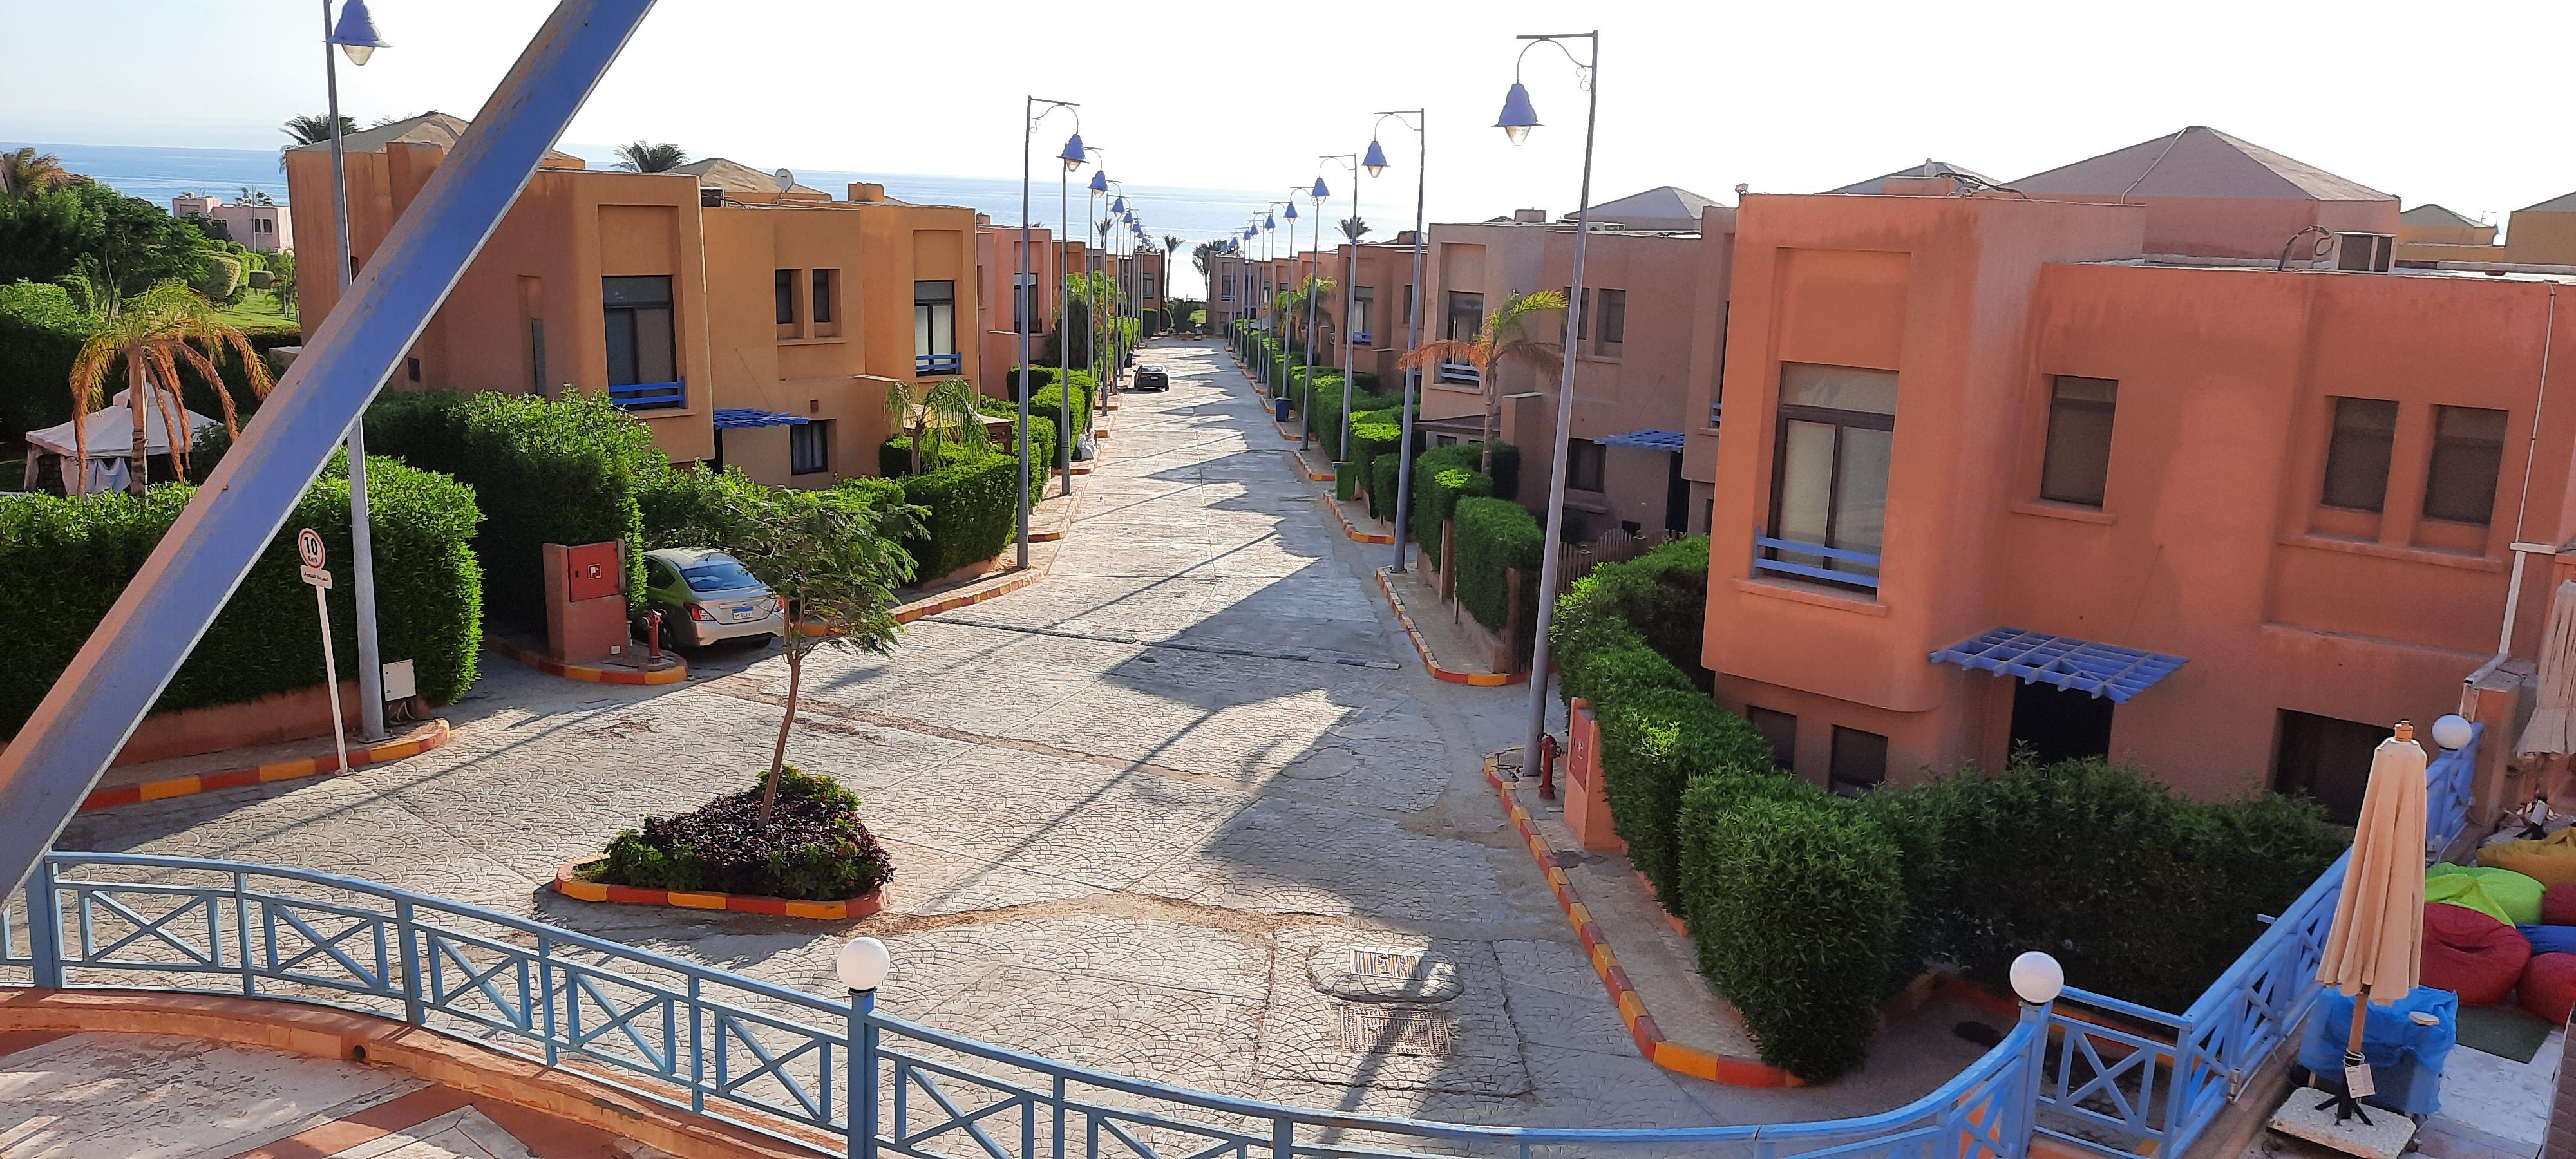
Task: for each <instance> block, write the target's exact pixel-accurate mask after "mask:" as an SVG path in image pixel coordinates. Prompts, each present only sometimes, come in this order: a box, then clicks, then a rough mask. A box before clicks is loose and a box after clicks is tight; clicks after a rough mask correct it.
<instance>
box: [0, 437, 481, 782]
mask: <svg viewBox="0 0 2576 1159" xmlns="http://www.w3.org/2000/svg"><path fill="white" fill-rule="evenodd" d="M367 482H368V500H369V503H370V512H371V517H372V527H373V530H374V533H375V553H376V594H377V600H378V613H377V623H376V631H377V638H378V640H379V641H380V642H381V643H382V645H383V653H384V657H385V659H387V660H389V661H390V660H410V661H412V662H413V673H414V675H415V677H416V678H417V679H418V681H419V685H420V693H421V695H422V696H423V697H425V698H427V699H428V700H430V701H431V702H433V703H438V704H446V703H452V702H454V701H455V700H456V698H457V697H459V696H462V695H464V693H465V690H466V688H467V687H468V686H470V685H472V684H473V683H474V677H475V674H476V668H475V666H476V663H477V661H478V658H479V657H480V655H481V652H482V648H483V614H482V609H483V572H482V569H481V568H480V567H479V566H478V565H477V562H476V559H475V553H474V550H473V548H472V546H471V541H472V538H473V535H474V526H475V523H476V522H477V521H478V520H479V519H480V518H481V516H480V513H479V512H478V511H477V510H476V508H475V502H474V498H475V497H474V491H473V489H472V488H470V487H467V486H465V485H464V484H461V483H459V482H457V481H456V480H454V479H451V478H448V477H446V476H443V475H439V474H435V473H432V472H429V471H420V470H414V469H412V468H411V467H408V466H406V465H404V464H403V463H401V462H398V461H396V460H394V459H390V458H384V457H381V456H371V457H369V459H368V462H367ZM195 493H196V488H194V487H192V486H189V485H187V484H184V483H164V484H158V485H156V486H154V487H152V488H151V491H150V493H149V494H148V495H147V496H145V497H143V498H140V499H138V498H135V497H133V496H131V495H126V494H123V493H117V494H109V495H93V496H90V497H89V498H87V499H83V500H78V501H75V500H70V499H62V498H57V497H54V496H50V495H40V494H39V495H17V496H10V497H7V498H0V590H6V591H8V592H9V593H10V597H9V598H10V603H11V611H12V616H11V621H10V622H11V624H12V625H13V631H12V632H11V633H10V650H11V658H12V662H11V663H10V664H8V665H6V666H0V733H14V732H16V731H17V729H18V728H19V726H20V725H23V724H25V723H26V720H27V717H28V716H29V715H30V714H32V713H33V712H34V711H35V709H36V705H37V703H38V702H40V701H42V700H43V699H44V696H45V692H46V691H47V690H48V689H49V688H51V687H52V686H53V683H54V680H55V679H56V678H57V677H59V676H61V675H62V672H63V670H64V669H65V668H66V667H68V666H69V665H70V663H71V660H72V657H73V656H74V655H76V654H77V653H78V652H79V651H80V647H81V644H82V643H83V642H85V641H86V640H87V639H88V638H89V634H90V632H91V630H92V629H94V628H96V627H97V626H98V624H99V621H101V620H102V619H104V618H106V615H107V611H108V609H109V608H110V607H111V606H113V605H114V604H115V603H116V599H117V596H118V595H120V594H121V593H123V591H124V590H125V585H126V584H127V582H128V581H130V580H132V579H133V578H134V575H135V573H136V572H138V571H140V570H142V567H143V561H144V559H145V558H146V557H148V556H149V555H150V554H151V553H152V549H153V547H154V546H155V545H156V544H158V543H159V542H160V541H161V537H162V535H164V534H165V533H167V532H168V531H169V529H170V525H171V523H172V522H173V521H175V520H177V519H178V517H179V511H180V509H181V508H183V507H185V506H186V505H187V503H188V499H189V497H190V496H192V495H194V494H195ZM304 527H310V528H312V529H314V530H315V531H318V532H320V533H321V534H322V539H323V542H324V544H325V545H326V546H327V547H328V548H329V550H330V552H331V555H332V558H334V559H339V560H345V559H347V558H349V551H350V547H349V479H348V471H347V466H346V463H345V460H336V459H335V460H334V462H333V463H332V465H331V466H330V467H328V468H326V469H325V471H324V473H323V475H322V477H321V478H320V479H318V480H316V481H315V482H314V484H313V486H312V487H311V488H310V489H308V490H307V491H306V492H305V493H304V497H303V498H302V499H300V500H298V501H297V503H296V506H295V512H294V514H293V515H291V516H289V517H288V519H287V522H286V526H285V527H284V528H282V529H280V530H279V532H278V534H277V536H276V538H275V539H272V540H271V541H270V542H269V545H268V547H267V549H266V550H265V551H263V552H261V554H260V557H259V559H258V561H257V562H256V563H253V564H252V565H251V569H250V573H249V574H248V575H246V576H244V577H243V579H242V582H241V586H240V587H239V588H237V589H235V590H234V592H233V596H232V599H231V600H230V601H229V602H227V603H226V604H225V605H224V610H223V612H222V613H221V614H220V615H217V616H216V617H215V622H214V624H213V625H212V626H211V627H209V628H208V629H207V630H206V634H205V636H204V638H202V639H200V640H199V641H197V646H196V648H195V649H194V650H193V651H191V652H190V653H189V654H188V660H187V662H186V663H185V664H182V665H180V667H179V671H178V674H177V675H176V676H174V677H173V678H172V679H171V681H170V684H169V687H167V688H164V689H163V690H162V692H161V697H160V699H159V700H158V701H156V702H155V703H154V706H153V707H154V708H155V710H157V711H172V710H177V709H183V708H202V707H205V706H208V705H216V704H237V703H241V702H243V701H249V700H256V699H258V698H260V697H262V696H267V695H270V694H272V693H278V692H288V691H293V690H295V689H299V688H310V687H313V686H316V685H319V684H321V683H322V679H323V675H322V639H321V631H320V629H319V628H318V627H317V626H316V624H315V620H314V615H313V596H312V594H311V591H310V589H308V588H306V587H305V585H304V582H303V579H302V577H301V576H300V575H299V574H298V569H299V568H300V567H301V566H302V560H301V559H299V558H298V556H297V554H296V550H295V532H296V530H297V529H299V528H304ZM356 616H357V610H356V606H355V605H354V604H352V603H351V602H350V601H348V600H347V599H345V598H337V599H334V600H332V601H331V618H332V641H333V644H334V645H335V647H336V649H337V653H338V663H339V665H340V671H341V672H342V673H343V674H347V673H351V672H354V671H356V669H357V623H356Z"/></svg>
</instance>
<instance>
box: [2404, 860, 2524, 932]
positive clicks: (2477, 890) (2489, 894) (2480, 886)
mask: <svg viewBox="0 0 2576 1159" xmlns="http://www.w3.org/2000/svg"><path fill="white" fill-rule="evenodd" d="M2545 889H2546V887H2545V886H2543V885H2541V884H2540V882H2538V881H2536V880H2534V879H2532V878H2530V877H2527V876H2525V875H2523V874H2519V873H2515V872H2514V871H2512V870H2510V869H2494V868H2477V867H2472V866H2466V865H2453V864H2451V863H2450V862H2447V861H2445V862H2443V863H2441V864H2440V865H2436V866H2434V867H2433V868H2431V869H2428V870H2425V871H2424V901H2425V902H2426V903H2427V904H2430V903H2434V902H2441V903H2445V904H2449V905H2456V906H2466V907H2468V908H2470V909H2473V910H2476V911H2478V912H2479V913H2482V914H2485V915H2487V916H2488V917H2491V918H2494V919H2495V920H2497V921H2500V922H2503V923H2504V924H2506V925H2509V926H2520V925H2531V924H2535V923H2537V922H2538V921H2539V920H2540V895H2541V893H2542V892H2543V891H2544V890H2545Z"/></svg>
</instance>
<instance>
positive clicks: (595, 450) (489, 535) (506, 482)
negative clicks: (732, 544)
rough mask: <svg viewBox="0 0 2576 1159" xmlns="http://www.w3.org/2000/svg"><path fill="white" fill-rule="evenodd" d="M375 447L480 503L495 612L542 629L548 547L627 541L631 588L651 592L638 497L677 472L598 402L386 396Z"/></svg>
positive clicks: (376, 417)
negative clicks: (436, 474) (463, 486)
mask: <svg viewBox="0 0 2576 1159" xmlns="http://www.w3.org/2000/svg"><path fill="white" fill-rule="evenodd" d="M367 442H368V446H369V449H371V450H375V451H380V452H382V453H385V454H394V455H400V456H402V457H403V459H404V460H405V461H406V462H409V463H411V464H412V465H413V466H416V467H424V468H427V469H430V470H434V471H442V472H445V473H447V474H450V475H454V476H456V477H457V478H458V479H461V480H463V481H465V482H466V483H469V484H471V485H473V487H474V490H475V493H476V494H477V495H480V496H482V497H483V504H484V512H483V516H484V518H483V526H482V529H481V530H480V531H479V532H478V533H477V534H476V535H475V537H474V551H475V554H476V555H477V556H478V557H480V558H481V559H482V561H483V567H484V570H485V572H486V574H487V575H488V576H489V577H490V582H489V583H487V584H486V585H485V589H484V593H485V599H486V602H487V605H486V606H487V611H489V613H490V614H491V615H492V617H493V618H494V619H495V620H496V621H498V622H499V623H501V624H503V625H505V626H507V627H511V628H515V629H518V630H522V631H541V630H543V629H544V628H545V623H546V619H545V591H546V589H545V559H544V548H543V545H544V544H548V543H563V544H583V543H601V542H606V541H608V540H618V541H622V542H624V543H625V544H626V545H627V550H626V556H627V577H626V590H627V591H628V592H630V593H633V592H640V591H642V590H644V556H643V547H642V544H643V540H644V517H643V511H642V509H641V508H640V507H639V506H638V504H637V501H636V495H637V493H638V491H639V490H640V489H641V488H642V487H643V485H644V484H645V483H646V482H648V481H650V480H653V479H656V478H658V477H660V476H661V475H662V474H663V473H665V472H667V471H668V470H669V469H670V465H669V464H670V460H669V459H668V458H666V457H664V456H663V454H662V452H661V450H660V449H659V448H657V447H655V446H654V445H653V433H652V432H651V431H650V430H647V429H646V428H645V426H644V424H643V423H642V422H640V421H638V420H637V419H635V418H634V417H633V416H631V415H628V414H627V413H625V412H624V411H621V410H618V409H617V408H616V407H615V406H614V405H612V404H610V403H609V401H608V400H607V399H606V398H604V397H602V396H599V395H593V394H581V393H572V394H567V395H565V396H564V397H562V398H560V399H553V400H549V399H546V398H542V397H540V396H537V395H529V394H498V393H488V392H487V393H484V394H477V395H470V396H469V395H462V394H455V393H451V392H446V391H389V392H387V393H385V394H384V395H383V396H380V397H379V398H378V399H377V401H376V403H375V404H374V405H372V406H370V407H369V408H368V410H367Z"/></svg>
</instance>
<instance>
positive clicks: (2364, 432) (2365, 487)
mask: <svg viewBox="0 0 2576 1159" xmlns="http://www.w3.org/2000/svg"><path fill="white" fill-rule="evenodd" d="M2396 445H2397V404H2396V403H2394V402H2391V401H2389V400H2387V399H2384V398H2337V399H2335V400H2334V436H2333V441H2332V442H2330V443H2328V444H2327V445H2326V485H2325V495H2324V498H2323V502H2324V503H2325V505H2326V506H2328V507H2342V508H2346V509H2349V510H2353V511H2379V510H2382V509H2384V508H2386V507H2387V506H2388V455H2389V451H2390V449H2391V448H2393V447H2395V446H2396Z"/></svg>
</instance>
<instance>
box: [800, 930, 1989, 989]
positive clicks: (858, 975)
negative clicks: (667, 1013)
mask: <svg viewBox="0 0 2576 1159" xmlns="http://www.w3.org/2000/svg"><path fill="white" fill-rule="evenodd" d="M893 966H894V958H893V956H892V955H889V954H887V953H886V946H885V943H884V942H880V941H878V940H876V939H875V938H852V939H850V940H849V942H848V944H846V945H844V946H842V947H841V957H840V960H839V961H837V962H834V963H833V972H835V973H837V974H839V975H840V976H841V984H842V985H844V986H847V987H849V988H850V989H851V990H854V991H859V992H862V993H864V992H866V991H870V990H874V989H876V988H877V987H879V986H882V985H884V984H885V980H886V972H887V971H888V970H890V969H892V968H893ZM2016 968H2018V967H2016Z"/></svg>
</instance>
